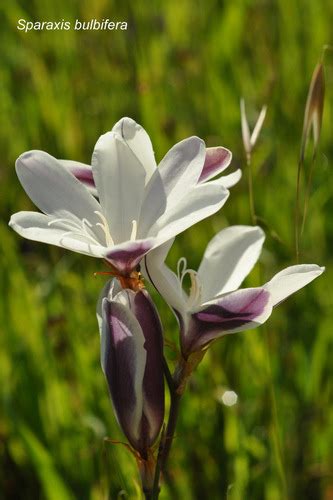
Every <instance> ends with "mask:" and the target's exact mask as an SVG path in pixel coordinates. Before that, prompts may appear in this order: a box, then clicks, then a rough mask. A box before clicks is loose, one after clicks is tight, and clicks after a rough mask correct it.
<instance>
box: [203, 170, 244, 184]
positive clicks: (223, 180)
mask: <svg viewBox="0 0 333 500" xmlns="http://www.w3.org/2000/svg"><path fill="white" fill-rule="evenodd" d="M241 177H242V171H241V169H240V168H239V169H237V170H236V171H235V172H232V173H231V174H229V175H222V176H221V177H219V178H218V179H215V181H210V182H213V183H214V184H220V185H221V186H224V187H225V188H226V189H229V188H231V187H233V186H234V185H235V184H237V182H238V181H239V180H240V178H241Z"/></svg>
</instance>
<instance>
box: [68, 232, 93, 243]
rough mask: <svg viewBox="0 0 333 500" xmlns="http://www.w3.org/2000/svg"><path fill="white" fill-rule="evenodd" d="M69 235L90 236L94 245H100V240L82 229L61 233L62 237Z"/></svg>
mask: <svg viewBox="0 0 333 500" xmlns="http://www.w3.org/2000/svg"><path fill="white" fill-rule="evenodd" d="M69 235H74V236H83V237H84V238H88V239H89V240H90V241H92V243H93V244H94V245H99V242H98V241H97V240H96V239H95V238H94V237H93V236H90V234H88V233H86V234H82V232H81V231H66V232H65V233H64V234H62V235H61V238H65V237H66V236H69Z"/></svg>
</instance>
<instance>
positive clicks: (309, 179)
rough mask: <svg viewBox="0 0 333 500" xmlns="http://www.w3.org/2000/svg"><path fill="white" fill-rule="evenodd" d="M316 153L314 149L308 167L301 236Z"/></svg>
mask: <svg viewBox="0 0 333 500" xmlns="http://www.w3.org/2000/svg"><path fill="white" fill-rule="evenodd" d="M316 153H317V151H316V149H314V151H313V155H312V160H311V165H310V169H309V178H308V182H307V185H306V192H305V199H304V207H303V217H302V224H301V236H302V234H303V231H304V226H305V219H306V216H307V212H308V206H309V201H310V190H311V184H312V178H313V171H314V164H315V161H316Z"/></svg>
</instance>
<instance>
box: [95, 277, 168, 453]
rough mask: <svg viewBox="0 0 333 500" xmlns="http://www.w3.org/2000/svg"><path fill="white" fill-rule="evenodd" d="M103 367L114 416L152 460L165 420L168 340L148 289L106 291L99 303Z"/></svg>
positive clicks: (115, 286) (136, 446) (110, 288)
mask: <svg viewBox="0 0 333 500" xmlns="http://www.w3.org/2000/svg"><path fill="white" fill-rule="evenodd" d="M98 316H99V317H98V319H99V323H100V332H101V364H102V369H103V372H104V374H105V376H106V379H107V382H108V386H109V391H110V395H111V398H112V402H113V407H114V411H115V414H116V417H117V420H118V422H119V425H120V426H121V428H122V430H123V432H124V434H125V435H126V437H127V439H128V441H129V442H130V444H131V445H132V447H133V448H134V449H135V450H136V451H137V452H139V454H140V456H141V457H142V458H143V459H147V456H148V450H149V448H150V447H151V446H152V445H153V444H154V442H155V441H156V438H157V436H158V434H159V432H160V430H161V427H162V423H163V418H164V379H163V339H162V326H161V322H160V319H159V316H158V313H157V310H156V308H155V306H154V303H153V302H152V300H151V298H150V296H149V294H148V292H147V291H146V290H140V291H137V292H134V291H133V290H128V289H126V290H122V289H120V287H119V286H118V284H117V282H116V281H113V282H112V283H111V286H107V287H106V289H105V290H104V292H103V293H102V296H101V300H100V303H99V311H98Z"/></svg>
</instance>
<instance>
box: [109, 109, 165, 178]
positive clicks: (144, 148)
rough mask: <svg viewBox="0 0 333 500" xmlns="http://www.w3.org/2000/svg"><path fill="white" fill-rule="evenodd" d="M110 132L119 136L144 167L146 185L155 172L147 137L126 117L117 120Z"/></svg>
mask: <svg viewBox="0 0 333 500" xmlns="http://www.w3.org/2000/svg"><path fill="white" fill-rule="evenodd" d="M112 130H113V132H117V134H119V135H121V137H122V138H123V139H124V141H125V142H126V144H127V145H128V146H129V148H130V149H131V150H132V152H133V153H134V154H135V156H136V157H137V158H138V160H139V161H140V162H141V164H142V165H143V166H144V169H145V171H146V184H147V182H148V181H149V179H150V177H151V176H152V175H153V173H154V171H155V170H156V161H155V155H154V151H153V146H152V143H151V140H150V138H149V135H148V134H147V132H146V131H145V129H144V128H143V127H141V125H139V124H138V123H136V122H135V121H134V120H132V119H131V118H126V117H125V118H122V119H121V120H119V122H117V123H116V124H115V126H114V127H113V129H112Z"/></svg>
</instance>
